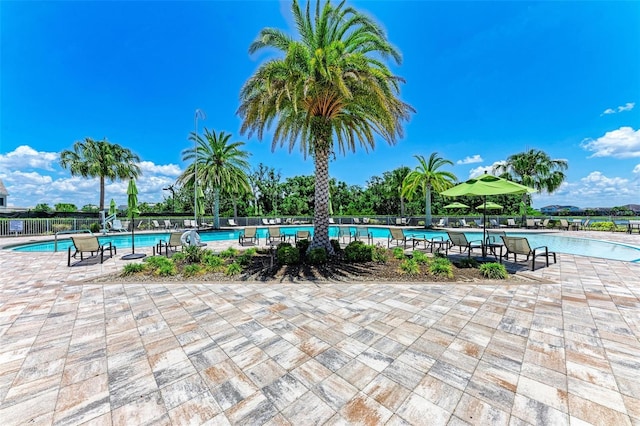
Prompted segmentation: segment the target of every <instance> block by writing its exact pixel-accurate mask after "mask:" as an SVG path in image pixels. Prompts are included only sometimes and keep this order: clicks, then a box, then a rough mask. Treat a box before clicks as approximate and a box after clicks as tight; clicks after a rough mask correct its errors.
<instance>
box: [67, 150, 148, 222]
mask: <svg viewBox="0 0 640 426" xmlns="http://www.w3.org/2000/svg"><path fill="white" fill-rule="evenodd" d="M138 162H140V158H139V157H138V156H137V155H136V154H134V153H133V152H131V151H130V150H129V149H127V148H123V147H121V146H120V145H118V144H113V143H110V142H108V141H107V140H106V139H103V140H101V141H95V140H93V139H91V138H85V139H84V141H76V142H75V143H74V144H73V150H71V151H69V150H65V151H62V152H61V153H60V166H62V168H63V169H69V170H70V171H71V176H82V177H83V178H98V179H100V211H103V210H104V182H105V180H107V179H108V180H109V181H111V182H113V181H115V180H116V179H129V178H134V179H135V178H137V177H138V176H139V175H140V174H141V172H140V167H139V166H138V164H137V163H138Z"/></svg>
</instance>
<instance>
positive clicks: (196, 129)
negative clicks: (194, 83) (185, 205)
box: [193, 109, 207, 226]
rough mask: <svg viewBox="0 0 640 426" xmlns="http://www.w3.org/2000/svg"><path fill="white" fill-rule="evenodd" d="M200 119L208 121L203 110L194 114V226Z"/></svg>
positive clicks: (197, 110) (196, 206)
mask: <svg viewBox="0 0 640 426" xmlns="http://www.w3.org/2000/svg"><path fill="white" fill-rule="evenodd" d="M198 118H201V119H203V120H204V119H206V118H207V116H206V115H205V114H204V111H202V110H201V109H196V112H195V114H194V122H195V126H194V127H195V131H194V138H193V153H194V155H195V160H194V162H193V218H194V220H195V223H194V226H198Z"/></svg>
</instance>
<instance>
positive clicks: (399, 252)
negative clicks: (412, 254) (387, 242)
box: [392, 247, 406, 260]
mask: <svg viewBox="0 0 640 426" xmlns="http://www.w3.org/2000/svg"><path fill="white" fill-rule="evenodd" d="M392 253H393V258H394V259H400V260H402V259H404V258H405V257H406V256H405V255H404V249H403V248H402V247H394V248H393V251H392Z"/></svg>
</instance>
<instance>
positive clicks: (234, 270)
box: [224, 262, 242, 276]
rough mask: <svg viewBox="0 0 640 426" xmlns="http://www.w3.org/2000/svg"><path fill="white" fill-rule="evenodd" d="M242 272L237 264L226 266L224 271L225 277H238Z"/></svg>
mask: <svg viewBox="0 0 640 426" xmlns="http://www.w3.org/2000/svg"><path fill="white" fill-rule="evenodd" d="M241 272H242V266H241V265H240V264H239V263H238V262H233V263H231V264H229V266H227V269H226V270H225V271H224V273H225V275H229V276H232V275H238V274H240V273H241Z"/></svg>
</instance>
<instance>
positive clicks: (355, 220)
mask: <svg viewBox="0 0 640 426" xmlns="http://www.w3.org/2000/svg"><path fill="white" fill-rule="evenodd" d="M353 223H355V224H356V225H360V219H359V218H357V217H354V218H353Z"/></svg>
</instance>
